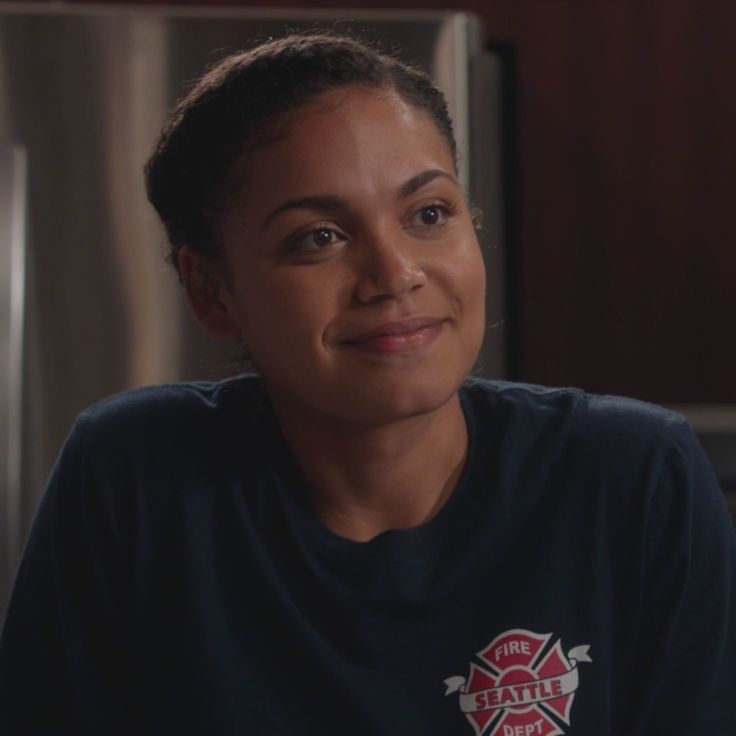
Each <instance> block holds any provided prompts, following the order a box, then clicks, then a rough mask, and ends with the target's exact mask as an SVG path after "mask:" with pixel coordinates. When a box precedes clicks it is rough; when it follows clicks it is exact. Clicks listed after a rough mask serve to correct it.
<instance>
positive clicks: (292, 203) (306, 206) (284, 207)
mask: <svg viewBox="0 0 736 736" xmlns="http://www.w3.org/2000/svg"><path fill="white" fill-rule="evenodd" d="M440 177H441V178H444V179H448V180H449V181H451V182H452V183H453V184H455V185H456V186H457V181H455V177H453V176H451V175H450V174H448V173H447V172H446V171H442V169H427V170H426V171H422V172H421V173H420V174H417V175H416V176H413V177H412V178H411V179H409V181H407V182H404V183H403V184H402V185H401V186H400V187H399V189H398V191H397V198H398V199H406V198H407V197H409V196H411V195H412V194H414V192H417V191H419V190H420V189H421V188H422V187H423V186H425V185H426V184H429V182H431V181H433V180H434V179H437V178H440ZM347 207H348V205H347V203H346V202H345V200H343V199H341V198H340V197H336V196H335V195H333V194H316V195H309V196H306V197H298V198H296V199H287V200H286V202H282V203H281V204H280V205H279V206H278V207H276V209H274V210H271V212H269V214H268V215H266V217H265V218H264V220H263V222H262V223H261V227H262V228H266V227H268V225H269V224H270V223H271V222H272V221H273V220H274V218H276V217H278V216H279V215H281V214H283V213H284V212H287V211H289V210H319V211H320V212H327V213H334V212H341V211H344V210H346V209H347Z"/></svg>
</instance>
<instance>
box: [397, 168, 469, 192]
mask: <svg viewBox="0 0 736 736" xmlns="http://www.w3.org/2000/svg"><path fill="white" fill-rule="evenodd" d="M439 177H442V178H444V179H449V180H450V181H451V182H452V183H453V184H454V185H455V186H457V181H455V177H454V176H451V175H450V174H448V173H447V172H446V171H442V169H427V170H426V171H422V173H421V174H417V175H416V176H413V177H412V178H411V179H409V181H407V182H406V183H404V184H402V185H401V186H400V187H399V191H398V198H399V199H406V197H409V196H411V195H412V194H414V192H417V191H419V190H420V189H421V188H422V187H423V186H424V185H425V184H429V182H431V181H433V180H434V179H437V178H439Z"/></svg>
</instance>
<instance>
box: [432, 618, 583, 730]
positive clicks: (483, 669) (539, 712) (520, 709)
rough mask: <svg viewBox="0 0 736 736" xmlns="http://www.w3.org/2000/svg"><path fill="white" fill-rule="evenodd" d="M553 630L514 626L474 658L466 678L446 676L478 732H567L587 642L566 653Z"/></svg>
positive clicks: (450, 691) (448, 688)
mask: <svg viewBox="0 0 736 736" xmlns="http://www.w3.org/2000/svg"><path fill="white" fill-rule="evenodd" d="M551 639H552V634H535V633H534V632H533V631H526V630H524V629H511V630H510V631H505V632H504V633H503V634H501V635H499V636H497V637H496V638H495V639H494V640H493V641H492V642H491V643H490V644H489V645H488V646H487V647H486V648H485V649H484V650H483V651H481V652H478V658H479V659H480V661H481V662H482V664H481V665H477V664H475V663H474V662H471V664H470V674H469V675H468V678H467V679H466V678H464V677H457V676H456V677H448V678H447V679H446V680H445V684H446V685H447V691H446V692H445V695H450V694H451V693H456V692H458V693H459V694H460V710H461V711H462V712H463V713H464V714H465V717H466V718H467V719H468V721H469V722H470V724H471V726H472V727H473V729H474V731H475V733H476V736H560V735H561V736H564V734H565V731H564V730H562V729H563V728H564V727H565V726H569V725H570V711H571V709H572V701H573V699H574V698H575V691H576V690H577V689H578V664H579V663H580V662H591V661H592V660H591V658H590V657H589V656H588V650H589V649H590V646H589V645H582V646H577V647H574V648H573V649H571V650H570V651H569V652H568V653H567V656H565V654H563V651H562V645H561V643H560V639H557V640H556V641H555V643H554V644H553V645H552V646H548V644H549V642H550V640H551Z"/></svg>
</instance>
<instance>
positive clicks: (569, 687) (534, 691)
mask: <svg viewBox="0 0 736 736" xmlns="http://www.w3.org/2000/svg"><path fill="white" fill-rule="evenodd" d="M453 679H455V678H453ZM460 679H462V678H457V679H455V682H454V683H453V685H455V686H456V687H455V689H456V690H460V710H462V712H463V713H476V712H478V711H482V710H497V709H498V708H514V707H518V706H523V705H533V704H534V703H541V702H543V701H545V700H553V699H555V698H563V697H565V695H570V693H574V692H575V690H577V688H578V668H577V663H576V666H575V667H573V668H572V669H571V670H569V671H568V672H565V673H564V674H562V675H556V676H555V677H547V678H545V679H543V680H527V681H526V682H517V683H513V684H509V685H499V686H497V687H491V688H486V689H484V690H476V691H475V692H470V693H466V692H463V688H464V686H465V680H464V679H463V681H462V682H460Z"/></svg>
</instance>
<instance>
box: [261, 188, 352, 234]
mask: <svg viewBox="0 0 736 736" xmlns="http://www.w3.org/2000/svg"><path fill="white" fill-rule="evenodd" d="M346 207H347V205H346V203H345V201H344V200H342V199H340V197H335V196H334V195H332V194H317V195H312V196H307V197H298V198H297V199H287V200H286V202H283V203H282V204H280V205H279V206H278V207H276V209H274V210H271V212H270V213H269V214H268V215H266V217H265V218H264V220H263V222H262V223H261V227H262V228H265V227H268V225H269V224H270V223H271V221H272V220H273V219H274V218H275V217H278V216H279V215H280V214H282V213H284V212H287V211H288V210H320V211H321V212H330V213H331V212H340V211H341V210H345V209H346Z"/></svg>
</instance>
